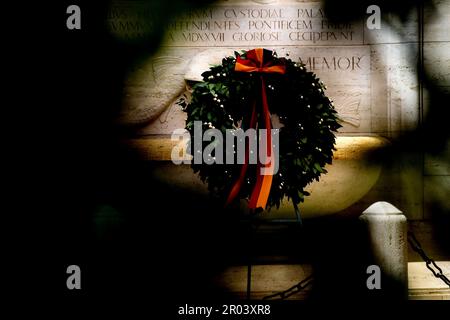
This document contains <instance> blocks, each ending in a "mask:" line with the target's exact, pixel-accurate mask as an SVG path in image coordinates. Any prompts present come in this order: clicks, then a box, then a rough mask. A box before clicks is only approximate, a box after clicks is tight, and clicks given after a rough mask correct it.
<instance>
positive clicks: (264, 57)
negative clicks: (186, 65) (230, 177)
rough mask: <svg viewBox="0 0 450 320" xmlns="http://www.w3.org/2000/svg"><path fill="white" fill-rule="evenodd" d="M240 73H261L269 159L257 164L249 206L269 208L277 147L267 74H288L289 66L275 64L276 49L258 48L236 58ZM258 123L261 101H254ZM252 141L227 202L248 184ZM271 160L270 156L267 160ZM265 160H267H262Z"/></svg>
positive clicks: (252, 124) (253, 119)
mask: <svg viewBox="0 0 450 320" xmlns="http://www.w3.org/2000/svg"><path fill="white" fill-rule="evenodd" d="M234 70H235V71H238V72H250V73H258V74H259V75H260V80H261V102H262V116H263V126H264V127H263V129H266V151H267V152H266V155H264V156H265V157H266V159H260V161H259V162H258V164H257V178H256V184H255V187H254V188H253V191H252V194H251V196H250V201H249V205H248V207H249V209H256V208H263V209H264V208H265V207H266V204H267V200H268V198H269V193H270V188H271V186H272V176H273V168H274V165H273V161H274V160H273V159H272V153H273V146H272V136H271V133H272V124H271V121H270V112H269V105H268V103H267V95H266V85H265V81H264V76H263V74H264V73H279V74H284V73H285V72H286V68H285V66H284V65H283V64H275V61H274V59H273V55H272V51H270V50H266V49H262V48H258V49H253V50H249V51H248V52H247V54H246V58H245V59H243V58H241V57H240V56H238V57H237V58H236V65H235V68H234ZM256 123H257V103H256V102H255V103H253V109H252V115H251V119H250V126H249V127H250V128H253V129H256ZM248 149H249V148H248V144H246V151H245V161H244V164H243V165H242V167H241V172H240V175H239V178H238V180H237V181H236V182H235V183H234V185H233V187H232V188H231V191H230V194H229V195H228V199H227V201H226V204H225V205H228V204H230V203H231V202H232V201H233V200H234V199H235V198H236V196H237V195H238V194H239V191H240V190H241V187H242V184H243V183H244V179H245V174H246V172H247V168H248V158H249V155H248V152H249V150H248ZM267 159H270V160H269V161H267ZM262 160H264V161H262Z"/></svg>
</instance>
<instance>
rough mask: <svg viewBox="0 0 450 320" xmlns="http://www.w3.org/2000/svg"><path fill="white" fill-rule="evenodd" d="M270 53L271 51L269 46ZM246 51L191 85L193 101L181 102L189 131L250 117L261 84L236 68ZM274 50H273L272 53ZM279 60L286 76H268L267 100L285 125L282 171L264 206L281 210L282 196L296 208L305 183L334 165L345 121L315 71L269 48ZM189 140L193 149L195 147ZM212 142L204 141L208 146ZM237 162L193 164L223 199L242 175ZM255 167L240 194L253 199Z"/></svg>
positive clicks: (281, 137)
mask: <svg viewBox="0 0 450 320" xmlns="http://www.w3.org/2000/svg"><path fill="white" fill-rule="evenodd" d="M265 51H267V50H265ZM247 52H248V51H242V52H241V54H239V53H237V52H235V56H230V57H226V58H224V59H223V60H222V64H221V65H216V66H212V67H211V68H210V69H209V70H208V71H205V72H204V73H202V77H203V82H199V83H197V84H195V85H194V86H193V92H192V96H191V99H190V101H189V102H180V104H181V106H182V108H183V110H184V111H185V112H186V113H187V120H186V129H187V130H188V131H189V133H190V134H191V137H192V135H193V134H194V132H193V130H194V121H201V122H202V126H203V130H207V129H209V128H216V129H219V130H220V131H221V132H222V133H223V134H225V132H226V130H227V129H237V128H239V127H240V125H241V123H242V120H243V118H245V117H248V112H249V109H250V107H249V106H250V105H251V104H252V103H253V102H254V101H255V99H257V96H258V94H259V90H258V88H259V87H260V86H261V82H260V79H259V77H257V76H255V74H253V73H244V72H236V71H235V64H236V59H237V58H238V57H239V58H242V59H245V58H246V54H247ZM269 52H270V51H269ZM271 54H272V55H273V57H272V59H273V61H274V62H275V63H282V64H283V65H284V66H285V74H275V73H272V74H265V75H264V81H265V84H266V88H267V89H266V92H267V101H268V104H269V106H270V113H271V114H272V117H273V115H277V116H278V118H279V122H280V123H281V125H282V127H281V128H280V131H279V169H278V172H277V173H276V174H274V176H273V180H272V185H271V189H270V194H269V198H268V201H267V206H266V208H268V209H270V208H271V207H273V206H276V207H277V208H278V207H279V206H280V203H281V201H282V199H283V198H284V197H288V199H291V200H292V202H293V204H294V206H295V207H296V208H297V205H298V204H299V203H300V202H303V201H304V198H305V196H308V195H309V193H308V192H307V191H305V190H304V189H305V187H306V186H307V185H308V184H309V183H310V182H312V181H313V180H317V181H319V177H320V175H321V174H323V173H326V172H327V171H326V170H325V168H324V167H325V165H326V164H331V162H332V157H333V150H335V148H334V145H335V139H336V137H335V134H334V133H335V132H336V131H337V129H338V128H340V127H341V125H340V124H339V123H338V121H339V119H338V117H337V112H336V111H335V109H334V106H333V103H332V101H331V100H330V99H329V98H328V97H327V96H326V95H325V89H326V87H325V86H324V84H323V83H322V81H320V80H319V79H318V78H317V77H316V75H315V74H314V73H313V72H308V71H307V70H306V68H305V66H304V65H303V64H301V63H297V62H294V61H292V60H291V59H289V58H278V57H277V55H276V53H275V52H273V53H272V52H271ZM192 140H193V139H191V149H190V150H194V149H193V148H192ZM209 143H210V142H208V143H206V142H204V143H203V147H205V146H206V145H207V144H209ZM241 166H242V165H239V164H205V163H202V164H194V163H192V168H193V170H194V172H198V173H199V175H200V178H201V180H202V181H203V182H205V183H207V184H208V189H209V190H210V191H211V192H212V193H213V194H214V195H216V196H218V197H220V198H221V199H223V200H225V199H226V197H227V195H228V194H229V192H230V189H231V188H232V186H233V183H234V181H236V179H238V177H239V175H240V170H241ZM255 180H256V174H255V171H254V170H248V171H247V173H246V179H245V183H244V184H243V186H242V188H241V189H240V192H239V196H238V198H240V199H249V197H250V194H251V192H252V186H253V185H254V184H255Z"/></svg>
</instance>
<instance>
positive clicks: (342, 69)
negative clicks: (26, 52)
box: [107, 0, 450, 219]
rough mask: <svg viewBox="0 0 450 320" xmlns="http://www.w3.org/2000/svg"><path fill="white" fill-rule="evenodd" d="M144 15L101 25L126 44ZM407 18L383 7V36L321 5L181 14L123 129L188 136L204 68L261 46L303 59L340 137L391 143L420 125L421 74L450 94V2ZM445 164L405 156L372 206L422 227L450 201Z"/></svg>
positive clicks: (232, 6)
mask: <svg viewBox="0 0 450 320" xmlns="http://www.w3.org/2000/svg"><path fill="white" fill-rule="evenodd" d="M140 6H142V4H141V3H140V2H138V1H137V2H131V3H129V2H122V1H116V2H113V4H112V6H111V10H110V12H111V14H110V15H109V19H108V21H107V22H108V25H109V27H110V30H111V33H112V34H113V35H114V36H115V37H117V39H121V40H123V41H127V40H130V39H131V40H132V39H134V38H137V37H141V36H143V35H145V34H146V32H148V30H149V29H151V28H152V27H154V26H152V23H151V21H154V20H155V17H153V16H152V12H151V11H146V10H145V8H144V9H143V8H141V7H140ZM433 6H434V9H433V10H432V8H433ZM436 8H437V10H436ZM410 12H411V13H410V15H409V17H408V18H407V19H406V20H405V21H403V22H402V21H400V20H399V19H398V17H397V16H395V15H390V14H388V13H385V12H384V11H383V8H381V14H382V17H383V22H382V28H381V29H380V30H369V29H368V28H367V26H366V23H365V19H366V17H367V16H364V15H361V18H359V19H358V20H356V21H352V22H348V23H340V24H336V23H331V22H330V21H329V20H328V19H327V17H326V16H325V14H324V10H323V4H322V2H321V1H294V0H278V1H277V0H254V1H244V0H230V1H218V2H216V3H215V4H214V5H212V6H210V7H207V8H202V9H199V10H196V11H187V12H185V13H184V14H183V15H179V16H176V17H175V18H174V19H172V20H171V21H170V22H169V23H167V25H166V26H165V29H166V34H165V38H164V40H163V43H162V46H161V48H160V50H159V51H158V52H157V53H156V54H154V55H153V56H149V57H148V59H146V60H145V61H143V62H142V63H141V64H139V65H138V66H136V68H135V69H133V70H131V71H130V74H129V76H128V78H127V82H126V86H125V99H124V104H123V117H122V121H123V122H125V123H134V124H135V123H139V124H141V127H140V129H139V130H138V133H139V135H142V136H146V137H147V136H148V137H151V136H159V137H160V136H161V135H163V136H169V135H170V134H171V133H172V131H173V130H174V129H176V128H182V127H184V119H185V115H184V114H183V112H182V111H181V110H180V108H179V106H178V105H177V104H176V103H175V102H176V101H177V100H178V99H180V98H181V99H183V98H185V96H186V95H188V94H189V92H188V91H189V86H188V84H189V83H192V81H200V80H201V76H200V74H201V73H202V72H203V71H204V70H206V69H207V68H208V65H209V64H216V63H220V61H221V59H222V57H224V56H227V55H232V54H233V52H234V51H235V50H238V51H239V50H242V49H251V48H255V47H266V48H269V49H273V50H275V51H277V53H278V55H279V56H285V55H286V56H287V55H288V57H289V58H291V59H293V60H301V61H302V62H304V63H305V64H306V65H307V67H308V69H310V70H312V71H314V72H315V73H317V75H318V76H319V77H320V78H321V79H322V80H323V81H324V83H325V84H326V85H327V86H328V90H327V95H328V96H330V98H331V99H333V100H334V102H335V105H336V109H337V110H338V112H339V114H340V116H341V118H342V119H343V128H342V129H341V130H340V133H339V134H340V135H357V136H368V135H379V136H383V137H387V138H392V139H395V138H396V137H398V136H399V135H401V134H402V133H405V132H411V131H413V130H415V129H417V127H418V125H419V124H420V123H421V121H423V119H424V117H426V113H427V110H428V109H427V108H428V106H427V105H426V101H427V88H426V87H424V84H423V83H421V82H420V81H419V80H418V74H419V72H420V70H419V68H420V66H421V65H423V66H424V69H425V70H426V72H427V73H428V74H429V76H430V78H431V79H432V80H433V81H434V82H435V83H437V84H438V87H439V88H440V90H443V91H447V92H449V91H450V38H449V37H450V35H449V33H448V30H450V5H449V3H448V2H446V1H438V0H436V1H434V2H432V3H430V4H428V5H427V6H425V8H423V9H422V8H417V9H415V10H411V11H410ZM422 44H423V45H422ZM424 159H425V160H424ZM448 159H449V151H448V150H447V152H443V153H442V154H438V155H434V156H429V155H427V154H425V156H424V155H423V154H421V153H417V152H411V153H405V154H401V155H400V156H399V159H398V160H397V161H395V164H394V167H393V168H389V169H387V170H386V171H385V172H384V176H385V179H384V180H383V181H381V182H380V183H379V184H378V185H377V186H375V188H374V189H373V190H372V196H371V197H372V198H376V197H382V198H389V199H388V200H390V201H391V202H393V203H394V204H395V205H396V206H397V207H399V208H401V209H402V210H403V211H404V212H405V214H406V215H407V216H408V218H410V219H423V218H426V217H427V215H428V212H429V206H430V205H429V204H430V203H433V202H435V201H438V202H445V195H448V194H449V193H450V178H449V172H450V169H449V165H448V163H449V161H448ZM371 197H369V198H371ZM377 200H380V199H377ZM383 200H385V199H383ZM424 204H425V205H424Z"/></svg>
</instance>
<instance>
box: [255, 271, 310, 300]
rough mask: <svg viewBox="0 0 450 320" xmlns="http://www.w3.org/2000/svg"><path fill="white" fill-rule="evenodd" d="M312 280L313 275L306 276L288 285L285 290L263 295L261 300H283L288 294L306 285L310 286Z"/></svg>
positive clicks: (296, 291) (301, 289) (300, 289)
mask: <svg viewBox="0 0 450 320" xmlns="http://www.w3.org/2000/svg"><path fill="white" fill-rule="evenodd" d="M312 282H313V275H312V274H311V275H309V276H307V277H306V278H305V279H303V280H302V281H300V282H299V283H297V284H296V285H295V286H292V287H290V288H289V289H287V290H284V291H281V292H277V293H274V294H271V295H269V296H265V297H264V298H263V300H284V299H286V298H289V297H290V296H292V295H294V294H296V293H299V292H300V291H303V290H304V289H305V288H306V287H308V286H310V285H311V284H312Z"/></svg>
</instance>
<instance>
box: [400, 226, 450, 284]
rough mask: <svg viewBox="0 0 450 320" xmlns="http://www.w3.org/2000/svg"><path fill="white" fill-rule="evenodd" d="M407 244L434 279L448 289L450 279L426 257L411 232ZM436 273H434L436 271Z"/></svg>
mask: <svg viewBox="0 0 450 320" xmlns="http://www.w3.org/2000/svg"><path fill="white" fill-rule="evenodd" d="M408 242H409V244H410V245H411V247H412V249H413V250H414V251H415V252H417V253H418V254H419V255H420V257H421V258H422V259H423V260H424V261H425V263H426V266H427V268H428V269H429V270H430V271H431V272H432V273H433V275H434V276H435V277H436V278H439V279H441V280H442V281H443V282H444V283H445V284H446V285H448V286H449V287H450V279H448V278H447V277H446V276H445V275H444V274H443V273H442V269H441V268H440V267H439V266H438V265H437V264H436V262H435V261H434V260H433V259H431V258H430V257H428V256H427V254H426V253H425V251H423V249H422V246H421V245H420V242H419V241H418V240H417V238H416V237H415V235H414V234H413V233H412V232H410V231H409V232H408ZM435 269H436V270H437V271H436V270H435Z"/></svg>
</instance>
